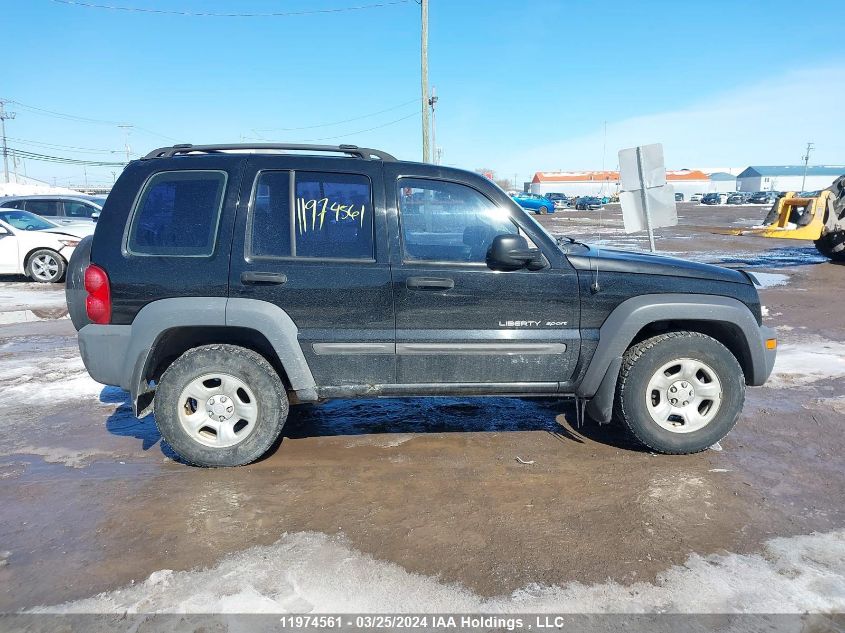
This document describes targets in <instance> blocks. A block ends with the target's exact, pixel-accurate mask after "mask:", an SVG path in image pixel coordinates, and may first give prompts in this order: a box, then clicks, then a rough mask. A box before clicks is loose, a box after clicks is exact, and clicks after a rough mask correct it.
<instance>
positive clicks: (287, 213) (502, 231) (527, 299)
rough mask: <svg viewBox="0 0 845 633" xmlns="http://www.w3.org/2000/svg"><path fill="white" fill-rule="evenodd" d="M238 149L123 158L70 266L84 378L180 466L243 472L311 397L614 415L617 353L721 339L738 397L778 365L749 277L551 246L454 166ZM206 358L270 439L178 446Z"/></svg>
mask: <svg viewBox="0 0 845 633" xmlns="http://www.w3.org/2000/svg"><path fill="white" fill-rule="evenodd" d="M240 148H241V146H225V145H224V146H174V147H171V148H162V149H161V150H157V151H156V152H153V153H151V154H150V155H148V156H147V157H146V158H145V159H142V160H136V161H133V162H131V163H130V164H129V165H128V166H127V167H126V169H125V170H124V172H123V173H122V174H121V176H120V178H119V179H118V181H117V183H116V184H115V186H114V188H113V190H112V192H111V194H110V196H109V198H108V201H107V203H106V206H105V208H104V210H103V214H102V216H101V217H100V220H99V222H98V224H97V229H96V233H95V235H94V237H93V241H91V240H85V241H84V242H83V244H82V245H80V247H79V248H78V249H77V254H76V255H75V256H74V258H73V260H72V261H71V263H70V268H69V273H68V289H67V295H68V305H69V309H70V312H71V318H72V319H73V322H74V325H75V326H76V327H77V329H79V342H80V348H81V351H82V357H83V360H84V362H85V365H86V367H87V368H88V371H89V372H90V374H91V375H92V376H93V377H94V379H96V380H98V381H100V382H103V383H106V384H111V385H118V386H120V387H122V388H124V389H126V390H128V391H129V392H130V394H131V401H132V403H133V407H134V410H135V411H136V412H137V413H138V414H141V415H143V414H146V413H147V412H150V411H151V410H152V406H153V405H155V408H156V421H157V423H158V424H159V426H160V429H161V430H162V433H163V434H164V436H165V438H166V439H167V440H168V442H170V443H171V445H172V446H174V448H175V449H176V450H177V452H179V453H180V454H181V455H183V457H185V459H187V460H188V461H191V462H193V463H200V464H204V465H234V464H240V463H246V462H248V461H251V460H253V459H256V458H257V456H259V455H260V453H261V451H262V450H266V449H267V447H268V446H269V445H270V444H269V443H266V442H271V440H275V437H276V435H274V433H275V434H277V433H278V432H279V429H280V428H281V426H280V424H281V423H283V421H284V417H283V415H282V412H286V410H287V406H288V402H290V403H297V402H316V401H319V400H322V399H326V398H350V397H356V398H357V397H373V396H410V395H415V396H419V395H494V394H507V395H518V396H539V395H543V396H550V395H551V396H554V395H570V396H572V397H576V398H578V399H579V400H580V401H582V402H585V403H588V404H587V410H588V412H589V413H590V415H591V416H592V417H593V418H595V419H597V420H599V421H608V420H609V419H610V417H611V412H612V410H613V406H614V402H616V403H617V404H618V403H619V402H620V398H623V396H624V393H626V392H625V391H624V390H625V389H632V388H633V387H630V386H628V385H629V383H630V381H629V377H630V375H631V374H630V372H631V371H633V370H632V369H631V367H636V366H637V365H636V362H640V361H636V360H631V359H632V358H633V357H632V351H631V350H635V351H637V350H639V348H638V347H637V346H638V345H639V346H644V345H647V344H648V345H652V346H653V345H657V343H653V341H659V345H657V347H658V349H664V348H665V347H666V346H671V345H676V346H677V345H682V348H680V349H682V350H684V351H683V353H684V354H688V355H689V354H693V353H694V350H693V351H686V350H687V347H683V345H687V343H689V341H692V342H693V343H695V342H701V341H705V339H706V342H705V343H701V344H702V345H705V346H707V345H711V346H712V345H717V346H719V348H718V349H722V350H724V351H723V353H722V352H720V353H722V355H723V356H725V357H726V358H727V359H728V360H727V361H726V362H728V363H729V364H731V363H732V366H735V367H736V369H735V372H738V374H739V376H738V377H736V376H734V377H733V378H730V380H731V382H730V384H731V385H736V387H735V388H736V389H739V386H741V385H742V384H744V383H747V384H750V385H759V384H762V383H763V382H764V381H765V380H766V378H767V376H768V375H769V373H770V371H771V368H772V364H773V362H774V351H773V350H772V349H767V348H766V344H765V342H766V341H767V340H773V337H772V332H771V331H770V330H768V329H767V328H765V327H763V326H762V317H761V307H760V301H759V298H758V295H757V291H756V290H755V287H754V285H753V283H752V278H751V277H750V276H749V275H747V274H745V273H743V272H740V271H737V270H730V269H726V268H719V267H716V266H710V265H705V264H699V263H694V262H690V261H684V260H678V259H672V258H668V257H661V256H657V255H651V254H644V253H626V252H623V251H616V250H612V249H605V248H602V249H600V250H597V249H594V248H592V247H590V246H587V245H583V244H580V243H578V242H575V241H558V240H556V239H555V238H553V237H552V236H551V235H549V234H548V233H547V232H546V231H545V230H544V229H543V228H542V227H541V226H540V225H539V224H538V223H537V222H536V221H535V220H534V219H533V218H532V217H531V216H530V215H529V214H528V213H526V212H525V211H524V210H523V209H521V208H520V207H519V206H518V205H517V204H516V203H515V202H514V201H513V200H512V199H511V198H510V197H509V196H508V195H507V194H505V193H504V192H503V191H502V190H501V189H499V188H498V187H496V186H495V185H494V184H492V183H491V182H490V181H489V180H488V179H486V178H484V177H483V176H479V175H478V174H475V173H473V172H469V171H463V170H459V169H454V168H449V167H444V166H441V165H431V164H422V163H413V162H404V161H398V160H395V159H393V158H392V157H391V156H389V155H388V154H385V153H383V152H379V151H377V150H369V149H364V148H357V147H354V146H339V147H328V148H327V147H312V148H310V151H311V153H310V154H305V155H303V154H301V153H285V152H287V150H288V149H298V150H302V147H301V146H296V145H290V146H289V145H269V146H258V147H257V148H256V147H253V148H252V149H253V152H255V153H243V152H240V153H230V152H228V150H230V149H240ZM307 149H309V148H306V150H307ZM325 153H336V154H340V155H339V156H336V155H330V156H327V155H325ZM599 271H600V273H599ZM661 346H662V347H661ZM714 349H715V348H714ZM650 350H651V348H649V350H647V352H646V353H645V354H646V356H648V354H650V353H652V352H651V351H650ZM717 351H718V350H717ZM637 353H638V354H640V352H639V351H637ZM638 358H639V357H638ZM200 359H205V361H203V362H206V363H211V364H210V365H209V367H212V366H213V368H216V369H215V371H216V370H220V368H221V367H230V365H231V367H233V368H231V369H226V371H227V372H230V373H232V374H238V372H239V371H241V370H242V371H243V372H244V373H243V374H238V375H241V376H242V380H243V381H244V384H246V382H248V378H247V377H249V376H258V378H256V380H258V379H259V378H260V379H261V380H264V381H265V382H260V381H259V382H258V383H256V387H255V388H254V392H255V396H254V397H255V398H257V399H258V400H259V402H260V403H262V406H263V402H264V400H263V399H264V398H265V397H270V398H271V401H270V402H269V404H267V409H264V411H267V410H269V411H271V412H275V413H273V416H274V417H273V419H274V420H275V419H276V417H281V422H280V423H279V426H278V429H277V428H276V427H275V426H273V425H274V424H276V423H275V422H267V421H266V420H265V421H263V422H261V421H260V420H258V419H257V420H256V422H255V424H256V425H258V426H257V428H258V431H256V432H255V433H256V434H257V435H256V437H259V438H263V439H261V442H260V443H258V444H255V445H252V444H250V442H253V440H252V439H249V440H246V441H245V444H238V445H236V446H234V447H228V448H225V447H224V448H217V449H214V450H212V449H211V448H209V447H208V446H206V444H209V443H210V444H213V442H214V441H218V440H211V439H208V438H206V440H207V442H206V441H205V440H203V439H202V437H200V436H199V435H198V436H197V438H196V439H197V443H194V444H192V443H191V442H190V441H188V439H185V438H184V437H183V435H185V434H187V433H188V431H185V430H184V429H183V430H182V431H180V426H179V424H180V422H178V420H181V419H182V418H181V417H180V416H182V415H183V414H184V415H186V416H187V418H188V422H184V421H182V422H181V424H182V426H185V425H186V424H188V425H189V424H191V420H193V419H195V418H196V416H200V417H202V416H204V415H205V413H204V411H205V409H204V407H206V406H207V407H208V416H212V414H213V416H212V417H209V419H210V420H212V422H208V423H207V425H206V427H203V429H200V430H201V431H202V432H204V433H205V434H206V435H207V436H209V437H210V436H211V435H212V434H213V433H212V431H214V430H213V429H211V430H209V428H210V427H209V426H208V425H211V426H215V425H217V424H218V422H217V421H216V420H217V417H220V418H221V419H222V418H224V417H225V416H226V415H227V413H226V411H224V410H222V409H220V407H223V405H220V402H219V401H218V400H215V398H218V397H222V396H220V394H217V395H214V396H213V397H210V398H209V399H208V401H207V402H206V401H205V399H204V397H199V396H196V397H194V396H191V395H190V393H189V392H187V391H180V389H182V382H180V381H181V380H182V377H184V376H187V374H185V373H184V372H188V373H190V371H195V370H197V367H199V366H200V365H202V363H201V362H200ZM208 359H217V360H214V361H213V362H212V361H210V360H208ZM625 359H628V360H625ZM723 360H724V359H723ZM642 362H645V361H642ZM712 362H713V363H716V361H712ZM626 363H627V364H626ZM238 367H240V368H241V369H237V368H238ZM197 371H198V370H197ZM208 371H211V369H209V370H208ZM725 371H728V370H725ZM730 371H734V370H730ZM250 372H252V373H250ZM268 372H269V373H268ZM270 374H272V376H271V375H270ZM192 375H193V374H192ZM225 375H229V374H228V373H227V374H225ZM617 379H618V381H619V384H618V385H617ZM185 380H187V378H185ZM226 380H228V379H227V378H225V376H224V378H223V382H225V381H226ZM727 380H728V378H727V377H724V378H723V381H727ZM267 381H269V382H267ZM206 382H208V381H206ZM212 382H213V381H212ZM186 384H188V383H186ZM190 384H194V383H190ZM190 384H189V386H190ZM202 384H203V385H205V383H202ZM215 384H217V383H215ZM221 384H222V383H221ZM630 384H633V383H630ZM724 384H725V386H727V385H728V382H724ZM262 385H264V387H262ZM272 385H276V387H272ZM271 387H272V389H271ZM205 388H206V387H205V386H202V385H201V387H200V388H199V389H200V390H202V389H205ZM211 388H212V387H208V389H211ZM219 388H221V389H222V387H219ZM733 388H734V387H732V389H733ZM185 389H188V387H185ZM273 389H276V391H277V392H278V394H277V395H273V394H274V393H276V391H273ZM180 393H181V394H182V395H181V396H180V395H179V394H180ZM185 393H188V394H189V395H188V396H187V400H185V397H186V396H185V395H184V394H185ZM209 393H210V392H209ZM238 393H240V391H237V390H235V391H234V392H233V393H231V394H229V395H230V396H231V397H241V396H235V395H233V394H238ZM265 394H266V395H265ZM271 396H272V397H271ZM667 397H668V396H667ZM732 397H733V396H732ZM174 402H176V403H177V404H176V405H174V404H173V403H174ZM640 402H641V400H640V399H639V397H637V398H636V403H637V404H636V406H643V405H640V404H639V403H640ZM642 402H644V401H642ZM174 406H175V407H177V409H179V411H181V412H180V413H179V414H178V415H177V412H176V409H173V408H171V407H174ZM242 406H243V407H247V404H243V403H242ZM632 406H633V405H632ZM720 406H722V405H720ZM725 406H727V405H725ZM731 406H732V407H733V406H734V404H731ZM739 406H741V400H740V401H739ZM191 407H193V409H192V410H191V411H190V412H189V413H185V410H187V409H191ZM223 408H224V409H225V407H223ZM247 408H248V407H247ZM250 410H251V411H252V412H253V413H252V414H251V415H257V414H255V409H250ZM221 411H222V413H221ZM262 415H263V414H262ZM719 415H721V413H719ZM731 415H732V416H733V417H731V416H728V417H729V418H730V419H728V420H727V421H725V422H724V424H727V425H728V427H727V428H729V427H730V426H732V425H733V422H734V421H735V419H736V415H738V409H737V413H732V414H731ZM627 416H628V417H629V418H630V417H632V416H633V414H630V413H629V414H627ZM259 417H260V416H259ZM634 417H636V416H634ZM202 419H205V418H202ZM626 419H627V418H626ZM262 420H263V418H262ZM245 421H246V418H245V419H244V420H241V421H240V422H245ZM240 422H239V424H240ZM684 423H686V422H684ZM221 424H222V422H221ZM227 424H228V422H227ZM250 424H251V423H250ZM673 424H674V423H673ZM679 424H680V423H679ZM720 424H722V423H721V422H720ZM262 425H264V426H262ZM267 425H269V427H268V429H265V426H267ZM271 427H272V428H271ZM186 428H187V427H186ZM227 428H228V427H227ZM670 430H671V429H670ZM705 430H706V429H705ZM183 431H184V432H183ZM214 432H215V433H216V431H214ZM229 432H231V433H233V435H232V437H235V436H236V435H237V433H241V434H243V432H244V431H243V430H241V431H237V429H235V430H234V431H232V430H231V429H230V430H229V431H227V433H229ZM658 432H660V433H662V432H663V431H661V430H658V431H655V433H658ZM713 432H715V431H713ZM720 432H721V433H724V432H727V430H725V429H722V430H721V431H720ZM197 433H199V431H197ZM265 435H266V437H265ZM271 436H272V437H271ZM676 436H677V437H676ZM682 436H683V437H682ZM250 437H252V436H250ZM638 437H640V435H639V434H638ZM668 437H669V440H671V441H670V442H669V444H666V445H664V444H661V440H660V438H659V437H657V436H655V437H651V436H649V435H648V433H645V435H644V436H643V437H641V438H640V439H642V440H643V441H644V442H646V443H648V444H649V445H656V446H657V447H658V449H659V450H664V451H667V452H689V451H690V450H692V449H691V448H690V447H693V448H695V450H701V448H703V447H704V445H701V446H699V445H700V444H701V443H702V442H707V441H711V443H712V437H716V436H715V435H712V433H711V431H707V433H705V434H703V435H701V434H696V433H688V434H681V433H670V435H669V436H668ZM655 438H656V439H655ZM678 438H680V439H678ZM265 440H266V442H265ZM220 441H222V440H220ZM233 441H234V440H233ZM255 442H258V440H255ZM679 442H680V443H679ZM690 442H692V443H690ZM262 447H263V448H262Z"/></svg>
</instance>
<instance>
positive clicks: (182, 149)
mask: <svg viewBox="0 0 845 633" xmlns="http://www.w3.org/2000/svg"><path fill="white" fill-rule="evenodd" d="M264 149H272V150H297V151H308V152H335V153H339V154H346V155H347V156H355V157H357V158H363V159H364V160H368V159H370V158H379V159H381V160H391V161H392V160H396V158H395V157H394V156H391V155H390V154H388V153H387V152H382V151H381V150H378V149H370V148H369V147H358V146H357V145H308V144H301V143H227V144H222V145H191V144H190V143H185V144H181V145H171V146H169V147H160V148H158V149H154V150H153V151H151V152H150V153H149V154H147V155H146V156H144V158H143V160H147V159H150V158H170V157H171V156H176V155H177V154H192V153H205V154H216V153H218V152H224V151H228V150H264Z"/></svg>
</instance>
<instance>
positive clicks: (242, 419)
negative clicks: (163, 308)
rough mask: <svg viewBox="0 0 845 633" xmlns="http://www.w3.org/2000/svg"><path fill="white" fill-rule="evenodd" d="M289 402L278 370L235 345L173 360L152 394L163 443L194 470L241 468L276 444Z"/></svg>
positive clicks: (201, 350)
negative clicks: (205, 467) (195, 468)
mask: <svg viewBox="0 0 845 633" xmlns="http://www.w3.org/2000/svg"><path fill="white" fill-rule="evenodd" d="M287 415H288V399H287V394H286V393H285V390H284V386H283V385H282V381H281V379H280V378H279V375H278V374H277V373H276V370H275V369H273V367H272V366H271V365H270V363H268V362H267V360H266V359H265V358H264V357H263V356H261V355H260V354H258V353H256V352H253V351H252V350H248V349H245V348H243V347H238V346H235V345H205V346H202V347H197V348H194V349H191V350H189V351H187V352H185V353H184V354H182V356H180V357H179V358H177V359H176V360H175V361H174V362H173V364H172V365H170V367H168V368H167V371H165V372H164V374H163V375H162V377H161V381H160V383H159V385H158V388H157V389H156V397H155V418H156V424H157V426H158V429H159V432H160V433H161V436H162V437H163V438H164V440H165V441H166V442H167V443H168V444H169V445H170V446H171V447H172V448H173V450H174V451H176V453H178V454H179V456H180V457H182V459H184V460H185V461H187V462H189V463H191V464H194V465H197V466H212V467H213V466H241V465H243V464H248V463H250V462H253V461H255V460H256V459H258V458H259V457H261V456H262V455H263V454H264V453H266V452H267V450H268V449H269V448H270V447H271V446H272V445H273V443H274V442H275V441H276V440H277V439H278V437H279V434H280V433H281V431H282V427H283V426H284V423H285V420H286V419H287Z"/></svg>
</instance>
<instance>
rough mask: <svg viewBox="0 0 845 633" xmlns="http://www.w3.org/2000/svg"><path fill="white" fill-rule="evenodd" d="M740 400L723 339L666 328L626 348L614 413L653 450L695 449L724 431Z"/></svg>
mask: <svg viewBox="0 0 845 633" xmlns="http://www.w3.org/2000/svg"><path fill="white" fill-rule="evenodd" d="M744 400H745V379H744V375H743V373H742V368H741V367H740V365H739V363H738V362H737V360H736V358H734V355H733V354H732V353H731V352H730V351H729V350H728V349H727V348H726V347H725V346H724V345H722V344H721V343H719V342H718V341H717V340H716V339H714V338H711V337H709V336H706V335H704V334H699V333H698V332H669V333H667V334H661V335H659V336H655V337H652V338H649V339H646V340H645V341H642V342H641V343H638V344H637V345H634V346H633V347H631V348H630V349H629V350H628V351H627V352H626V353H625V356H624V357H623V362H622V369H621V370H620V373H619V382H618V384H617V391H616V401H615V416H616V418H617V419H618V420H619V421H620V422H622V423H623V424H624V425H625V426H626V427H627V428H628V429H629V430H630V431H631V433H632V434H633V435H634V437H636V438H637V439H638V440H639V441H640V442H641V443H642V444H644V445H645V446H647V447H648V448H650V449H652V450H655V451H658V452H660V453H670V454H685V453H696V452H698V451H702V450H704V449H705V448H707V447H708V446H711V445H713V444H715V443H716V442H718V441H719V440H720V439H722V438H723V437H725V435H727V434H728V432H729V431H730V430H731V429H732V428H733V427H734V424H736V420H737V418H738V417H739V414H740V412H741V411H742V405H743V402H744Z"/></svg>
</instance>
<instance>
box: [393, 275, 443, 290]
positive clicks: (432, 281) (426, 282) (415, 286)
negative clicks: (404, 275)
mask: <svg viewBox="0 0 845 633" xmlns="http://www.w3.org/2000/svg"><path fill="white" fill-rule="evenodd" d="M405 286H406V287H407V288H411V289H412V290H451V289H452V288H454V287H455V280H454V279H448V278H445V277H408V279H407V280H405Z"/></svg>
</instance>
